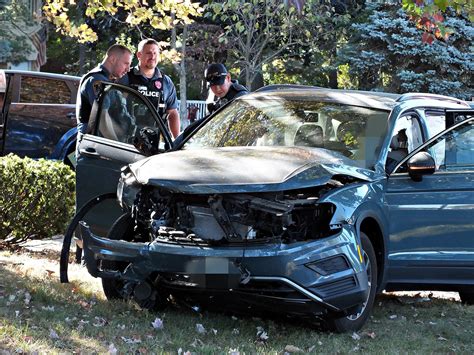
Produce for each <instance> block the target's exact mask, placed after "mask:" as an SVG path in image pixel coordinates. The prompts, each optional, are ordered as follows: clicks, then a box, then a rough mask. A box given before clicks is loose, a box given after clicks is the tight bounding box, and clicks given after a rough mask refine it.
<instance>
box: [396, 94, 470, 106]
mask: <svg viewBox="0 0 474 355" xmlns="http://www.w3.org/2000/svg"><path fill="white" fill-rule="evenodd" d="M416 99H432V100H439V101H447V102H452V103H456V104H460V105H464V106H467V107H469V104H468V103H467V102H466V101H464V100H460V99H457V98H455V97H451V96H444V95H437V94H427V93H421V92H420V93H419V92H409V93H406V94H403V95H402V96H400V97H399V98H398V99H397V100H396V101H397V102H404V101H408V100H416Z"/></svg>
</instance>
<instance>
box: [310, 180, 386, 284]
mask: <svg viewBox="0 0 474 355" xmlns="http://www.w3.org/2000/svg"><path fill="white" fill-rule="evenodd" d="M383 191H384V184H383V182H382V181H377V182H373V183H366V184H364V183H362V184H361V183H358V184H351V185H347V186H345V187H342V188H340V189H337V190H335V191H333V192H331V193H329V194H327V195H326V196H324V197H323V198H321V199H320V200H319V202H320V203H321V202H329V203H332V204H334V205H335V206H336V211H335V213H334V215H333V217H332V219H331V222H330V223H331V225H337V224H350V225H353V226H354V229H355V231H356V233H357V237H358V238H360V229H361V226H362V224H363V222H364V221H366V220H367V219H368V218H371V219H373V220H374V221H375V223H377V224H378V227H379V229H380V231H381V234H382V235H381V238H382V239H381V247H382V249H383V260H381V262H382V265H384V267H383V273H382V274H381V275H382V277H381V280H380V282H379V283H378V284H379V290H380V286H381V285H384V284H385V279H386V269H387V268H386V267H385V266H386V265H387V246H388V236H389V229H388V226H389V221H388V211H387V208H386V204H385V203H384V198H383Z"/></svg>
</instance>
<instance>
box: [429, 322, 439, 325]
mask: <svg viewBox="0 0 474 355" xmlns="http://www.w3.org/2000/svg"><path fill="white" fill-rule="evenodd" d="M428 324H429V325H436V324H438V323H436V322H429V323H428Z"/></svg>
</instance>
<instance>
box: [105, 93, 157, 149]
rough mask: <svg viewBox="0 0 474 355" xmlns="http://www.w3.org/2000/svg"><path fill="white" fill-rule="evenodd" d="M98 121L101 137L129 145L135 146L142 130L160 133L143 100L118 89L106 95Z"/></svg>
mask: <svg viewBox="0 0 474 355" xmlns="http://www.w3.org/2000/svg"><path fill="white" fill-rule="evenodd" d="M98 120H99V122H98V128H97V135H98V136H99V137H104V138H107V139H111V140H114V141H118V142H122V143H127V144H133V140H134V138H135V136H136V135H137V133H138V132H139V131H140V130H141V129H144V128H149V129H152V130H154V131H155V132H157V133H159V132H160V130H159V128H158V123H157V122H156V121H155V119H154V117H153V114H152V113H151V109H150V108H149V107H148V106H147V105H146V104H145V103H144V101H143V100H142V98H141V97H139V96H135V95H132V94H128V93H126V92H122V91H121V90H120V89H117V88H111V89H110V90H107V91H106V92H105V93H104V97H103V99H102V105H101V109H100V112H99V118H98ZM160 144H161V145H164V140H163V139H160ZM160 148H164V146H163V147H160Z"/></svg>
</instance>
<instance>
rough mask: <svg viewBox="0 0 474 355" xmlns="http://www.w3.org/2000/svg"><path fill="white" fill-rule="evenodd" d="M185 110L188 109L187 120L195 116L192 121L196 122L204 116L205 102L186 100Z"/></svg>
mask: <svg viewBox="0 0 474 355" xmlns="http://www.w3.org/2000/svg"><path fill="white" fill-rule="evenodd" d="M178 103H179V100H178ZM186 108H187V109H188V118H191V117H192V115H195V116H194V119H196V120H197V119H199V118H203V117H204V116H206V101H203V100H186Z"/></svg>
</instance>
